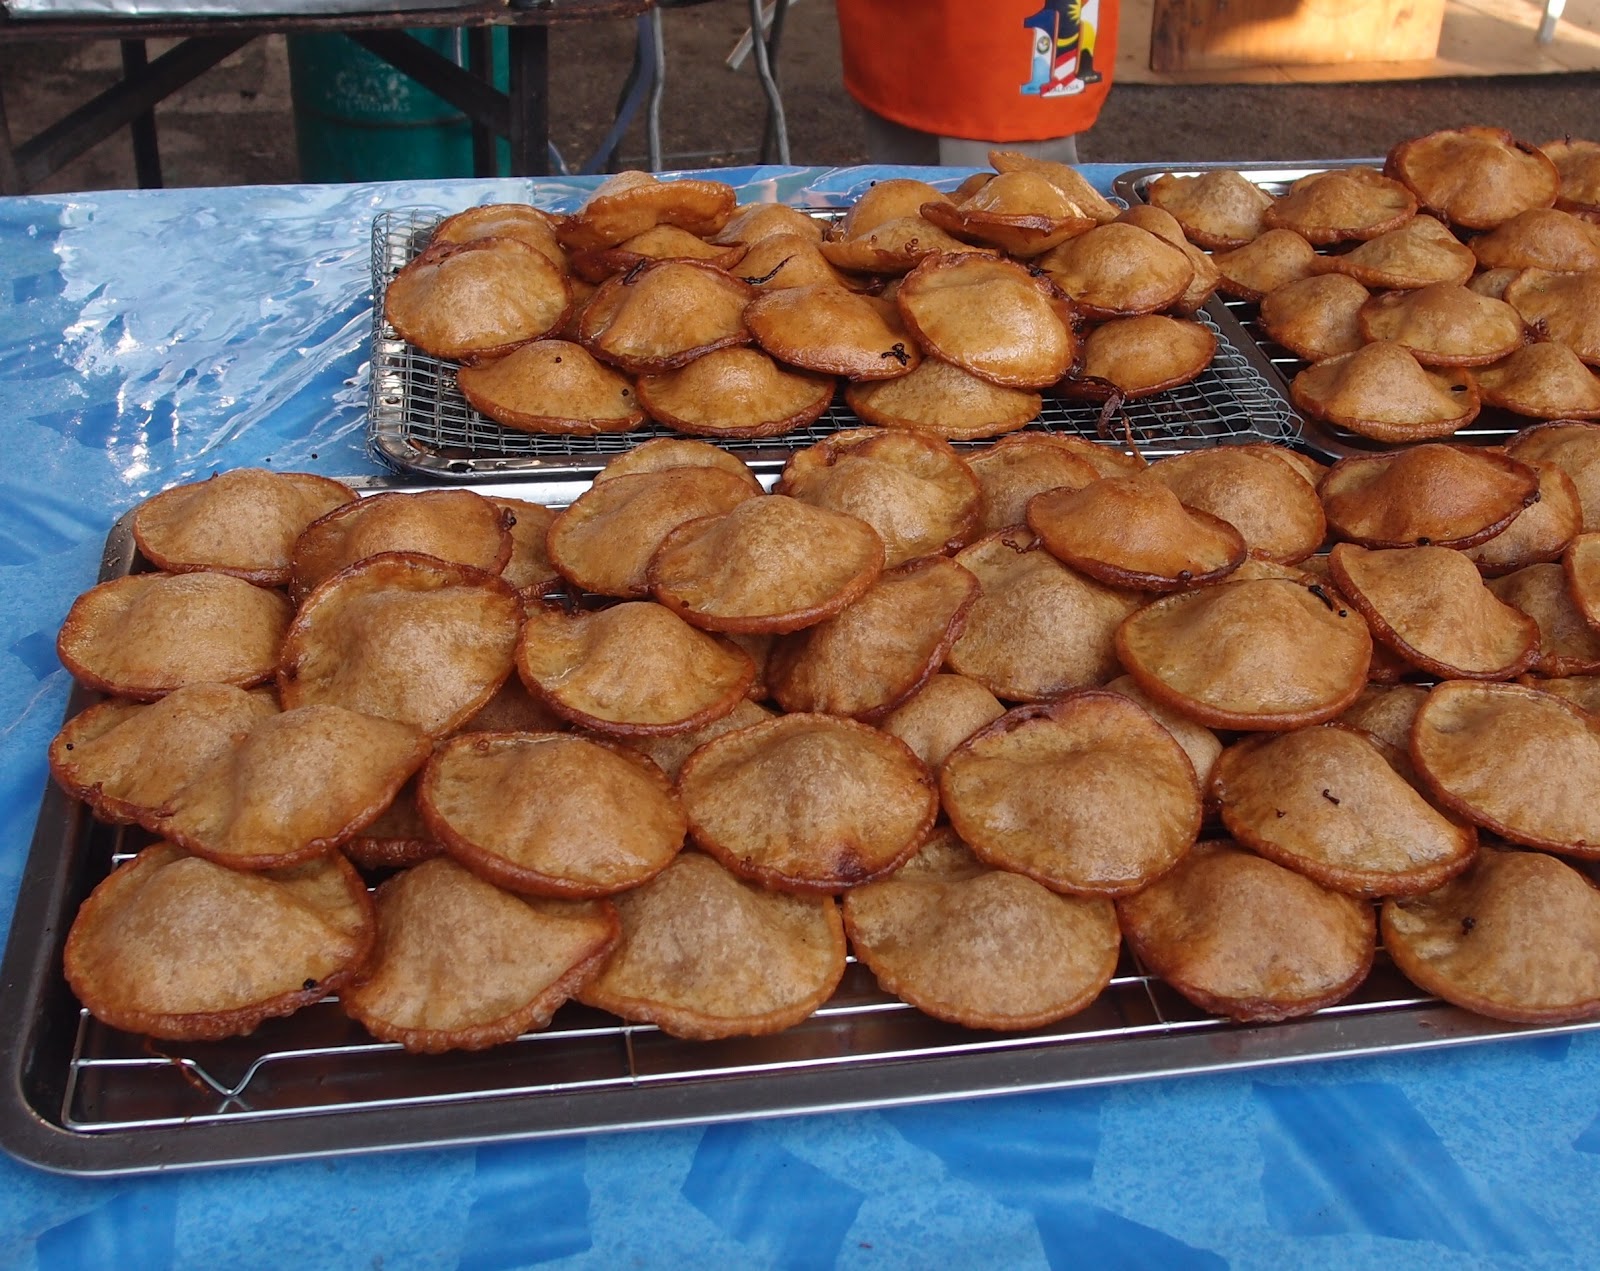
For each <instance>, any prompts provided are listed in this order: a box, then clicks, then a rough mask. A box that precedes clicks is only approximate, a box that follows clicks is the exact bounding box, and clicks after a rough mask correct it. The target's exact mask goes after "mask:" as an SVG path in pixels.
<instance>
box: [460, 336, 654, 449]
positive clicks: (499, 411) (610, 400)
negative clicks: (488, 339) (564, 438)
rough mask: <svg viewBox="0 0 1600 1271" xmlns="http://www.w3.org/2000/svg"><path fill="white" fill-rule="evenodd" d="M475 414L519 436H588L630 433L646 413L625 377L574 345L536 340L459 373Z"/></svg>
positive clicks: (462, 388)
mask: <svg viewBox="0 0 1600 1271" xmlns="http://www.w3.org/2000/svg"><path fill="white" fill-rule="evenodd" d="M456 383H457V384H458V385H460V387H461V395H462V396H463V397H465V398H466V399H467V402H468V404H469V405H471V406H472V408H473V409H474V410H477V411H479V412H481V413H482V414H485V415H487V416H488V417H489V418H490V419H492V420H494V421H496V422H497V423H501V424H504V425H505V426H506V427H507V428H515V429H516V430H517V431H518V432H530V433H565V434H573V435H578V436H590V435H593V434H596V433H613V432H628V431H630V430H631V429H634V428H638V427H639V426H640V425H641V424H643V423H644V411H643V410H642V409H640V406H639V403H638V401H637V400H636V399H635V397H634V395H633V385H632V384H630V383H629V382H628V378H627V376H625V375H620V374H618V373H617V372H616V371H613V370H612V369H611V368H610V367H609V366H606V365H604V364H602V363H601V362H599V361H597V360H596V359H595V358H594V357H593V356H591V354H590V353H589V351H588V350H587V349H585V348H584V347H583V346H582V345H581V344H574V343H572V342H571V341H570V340H535V341H534V342H533V343H532V344H524V345H523V346H522V347H521V348H519V349H514V350H513V351H512V352H510V353H508V354H507V355H506V356H505V357H502V358H496V359H495V360H494V361H492V362H485V363H483V364H481V365H478V366H464V367H462V368H461V370H460V371H458V372H457V373H456Z"/></svg>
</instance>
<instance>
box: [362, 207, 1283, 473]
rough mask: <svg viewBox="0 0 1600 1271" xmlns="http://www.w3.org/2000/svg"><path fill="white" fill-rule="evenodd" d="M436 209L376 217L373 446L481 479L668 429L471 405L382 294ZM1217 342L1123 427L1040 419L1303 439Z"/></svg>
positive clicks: (1211, 439)
mask: <svg viewBox="0 0 1600 1271" xmlns="http://www.w3.org/2000/svg"><path fill="white" fill-rule="evenodd" d="M440 217H441V213H440V212H439V211H437V210H436V209H432V208H408V209H402V210H400V211H393V212H383V213H380V214H379V215H378V216H377V217H376V218H375V219H374V221H373V226H372V288H373V296H374V303H373V327H372V378H371V384H370V401H369V406H368V415H367V442H368V447H369V449H370V450H371V451H372V453H373V454H374V455H375V456H376V457H377V458H378V459H379V460H380V461H382V462H383V463H385V464H388V465H389V466H390V467H392V468H394V469H396V470H397V471H399V472H404V473H415V474H419V475H424V476H428V477H434V478H442V479H445V480H457V481H474V480H484V479H492V478H495V477H520V476H527V475H529V474H531V473H537V472H548V471H552V470H562V469H574V470H575V469H582V468H585V467H587V468H591V469H593V468H598V467H599V466H601V465H603V464H604V463H605V461H606V459H607V458H608V457H610V456H611V455H615V454H620V453H622V452H623V451H626V450H630V449H632V448H633V447H634V446H636V445H638V444H639V443H640V442H641V441H647V440H649V439H650V438H651V437H661V436H670V435H671V434H670V433H669V432H667V430H665V429H662V428H657V427H651V428H646V429H640V430H638V431H635V432H627V433H616V434H612V435H608V436H600V437H560V436H542V435H537V434H532V433H524V432H518V431H516V430H515V429H510V428H503V427H501V426H500V425H499V424H497V423H495V422H494V421H493V420H491V419H487V418H485V417H484V416H483V415H481V414H479V413H478V412H477V411H475V410H473V409H472V407H471V406H469V405H468V404H467V402H466V399H465V398H464V397H462V395H461V390H460V388H459V387H457V385H456V366H455V363H453V362H446V361H442V360H441V359H439V358H435V357H430V356H429V355H428V354H426V353H423V352H422V351H421V350H419V349H416V348H414V347H412V346H411V345H409V344H407V343H406V342H405V341H404V340H402V339H401V338H400V337H399V336H398V335H397V334H396V333H395V331H394V328H393V327H391V326H390V325H389V324H388V323H387V322H386V321H385V320H384V317H383V304H382V296H383V294H384V292H385V290H386V289H387V288H388V285H389V282H390V280H391V279H392V278H393V277H394V275H395V274H396V273H397V272H398V271H399V269H400V268H401V267H402V266H403V265H405V264H406V263H407V262H408V261H409V260H411V258H412V257H413V256H415V255H416V254H417V253H418V252H419V251H421V250H422V248H423V246H424V245H425V244H426V243H427V241H428V236H429V235H430V234H432V232H433V229H434V226H435V225H437V224H438V223H439V220H440ZM1201 318H1202V321H1204V322H1206V323H1207V325H1208V326H1210V327H1211V329H1212V331H1213V332H1214V333H1215V334H1216V335H1217V337H1218V341H1217V353H1216V356H1215V357H1214V358H1213V360H1212V363H1211V365H1210V366H1209V367H1208V368H1207V369H1206V370H1205V372H1204V373H1203V374H1202V375H1201V376H1200V377H1199V378H1198V379H1196V380H1193V381H1191V382H1190V383H1188V384H1184V385H1181V386H1179V387H1178V388H1175V389H1172V390H1170V391H1168V392H1165V393H1159V394H1157V395H1155V396H1153V397H1148V398H1142V399H1139V400H1136V401H1131V402H1128V403H1126V404H1125V405H1124V407H1123V408H1122V412H1121V414H1120V416H1119V417H1118V418H1117V419H1116V421H1115V422H1114V426H1112V427H1109V428H1107V429H1104V430H1103V429H1102V424H1101V407H1100V405H1099V404H1098V403H1092V402H1088V403H1086V402H1068V401H1063V400H1060V399H1057V398H1049V397H1047V398H1046V400H1045V407H1044V410H1043V412H1042V413H1041V414H1040V416H1039V418H1038V419H1037V420H1036V421H1035V422H1034V423H1032V424H1031V425H1029V427H1030V428H1032V429H1035V430H1047V431H1052V432H1066V433H1074V434H1077V435H1079V436H1084V437H1090V438H1098V439H1099V440H1102V441H1107V442H1113V443H1117V444H1128V442H1130V441H1131V442H1132V444H1134V445H1136V446H1138V447H1139V449H1140V450H1142V451H1144V452H1146V453H1147V454H1149V455H1150V456H1151V457H1155V456H1156V455H1159V454H1165V453H1173V452H1176V451H1181V450H1194V449H1198V448H1200V447H1204V446H1212V445H1216V444H1218V443H1221V442H1241V441H1271V442H1281V443H1284V444H1293V443H1294V442H1297V441H1299V440H1300V439H1301V437H1300V432H1301V429H1300V422H1299V419H1298V417H1297V416H1296V415H1295V414H1294V412H1293V411H1292V410H1291V409H1290V408H1289V405H1288V401H1287V398H1286V397H1285V395H1284V394H1283V393H1282V392H1281V391H1280V389H1278V388H1276V387H1274V385H1273V383H1272V382H1271V380H1269V378H1268V377H1267V376H1266V375H1264V374H1263V373H1262V371H1261V369H1260V368H1258V367H1257V366H1256V365H1255V364H1254V363H1253V362H1252V361H1251V359H1250V357H1248V356H1247V355H1246V353H1245V352H1244V351H1242V350H1241V349H1240V347H1239V346H1238V344H1237V343H1236V342H1235V340H1234V339H1233V338H1231V337H1230V336H1229V335H1228V334H1227V333H1226V332H1224V330H1223V329H1222V328H1221V327H1220V326H1219V325H1218V323H1217V320H1216V317H1215V316H1214V315H1213V314H1210V313H1206V314H1202V315H1201ZM860 426H861V421H860V420H859V419H857V418H856V417H855V415H853V414H852V413H851V412H850V411H849V409H848V408H846V407H845V406H844V405H843V401H842V398H841V399H839V400H836V401H835V403H834V405H833V406H832V407H831V408H830V409H829V410H828V411H827V412H826V413H825V414H824V415H823V416H822V417H821V418H820V419H818V420H817V421H816V422H815V423H814V424H812V425H811V426H810V427H809V428H804V429H799V430H796V431H795V432H793V433H789V434H786V435H785V436H782V437H777V438H770V439H766V440H763V441H760V442H749V441H737V442H728V443H725V444H726V445H727V447H728V448H729V449H733V450H735V451H737V452H738V453H739V454H740V455H742V456H745V457H747V458H751V459H757V460H760V459H773V458H776V459H782V458H783V457H785V456H787V455H788V454H790V453H792V452H793V451H795V450H799V449H802V448H803V447H806V446H810V445H813V444H815V443H816V442H818V441H820V440H821V439H822V438H824V437H826V436H828V435H829V434H831V433H835V432H838V431H839V430H840V429H843V428H859V427H860Z"/></svg>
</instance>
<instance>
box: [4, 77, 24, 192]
mask: <svg viewBox="0 0 1600 1271" xmlns="http://www.w3.org/2000/svg"><path fill="white" fill-rule="evenodd" d="M21 193H23V189H22V176H21V174H20V173H18V171H17V152H16V151H15V150H14V149H12V147H11V125H10V124H9V123H7V122H6V102H5V95H4V94H3V93H0V194H21Z"/></svg>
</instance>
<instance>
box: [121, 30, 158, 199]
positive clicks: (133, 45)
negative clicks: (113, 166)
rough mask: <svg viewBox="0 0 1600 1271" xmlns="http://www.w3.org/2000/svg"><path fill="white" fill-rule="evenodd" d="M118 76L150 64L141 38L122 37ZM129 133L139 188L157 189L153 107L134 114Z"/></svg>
mask: <svg viewBox="0 0 1600 1271" xmlns="http://www.w3.org/2000/svg"><path fill="white" fill-rule="evenodd" d="M121 44H122V78H123V79H124V80H131V79H136V78H137V77H138V76H139V75H140V73H141V72H143V71H144V69H145V68H146V67H147V66H149V65H150V59H149V56H148V55H147V53H146V51H145V43H144V41H143V40H123V41H121ZM128 131H129V132H130V133H132V134H133V170H134V174H135V176H136V178H137V179H138V182H139V188H140V189H141V190H159V189H160V188H161V147H160V145H159V143H158V142H157V141H156V112H155V108H154V107H152V108H151V109H149V110H147V111H145V112H144V113H143V114H142V115H135V116H134V117H133V119H132V120H131V121H130V122H129V124H128Z"/></svg>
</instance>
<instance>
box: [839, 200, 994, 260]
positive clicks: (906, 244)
mask: <svg viewBox="0 0 1600 1271" xmlns="http://www.w3.org/2000/svg"><path fill="white" fill-rule="evenodd" d="M924 206H926V207H930V208H931V207H937V206H939V205H938V204H937V203H928V204H925V205H924ZM818 250H819V251H821V253H822V257H823V259H824V260H826V261H827V262H828V263H829V264H830V265H832V266H833V267H834V268H835V269H841V270H845V271H847V272H850V273H857V274H904V273H908V272H910V271H911V270H912V269H914V268H916V265H917V262H918V261H920V260H922V259H924V258H925V257H928V256H933V255H937V254H938V253H940V252H950V253H952V254H959V253H963V252H976V253H979V254H982V255H989V254H991V253H990V250H989V249H988V248H985V247H981V246H979V245H977V244H975V243H969V242H967V241H965V240H964V239H960V238H957V237H955V236H954V235H953V234H950V233H949V232H947V231H946V230H945V229H943V228H941V227H940V226H939V225H937V224H935V223H934V222H933V221H931V220H929V219H928V218H927V217H925V216H920V215H919V216H897V217H895V218H894V219H892V220H888V221H883V222H881V223H880V224H877V225H874V226H873V227H872V228H871V229H870V230H868V231H867V232H866V233H865V234H861V235H858V236H855V237H851V238H833V237H831V236H830V237H825V238H824V239H823V240H822V243H821V245H820V247H819V248H818Z"/></svg>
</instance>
